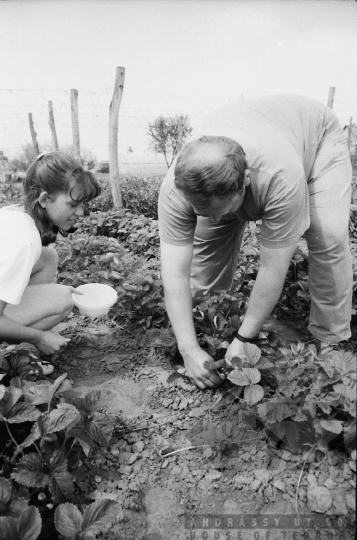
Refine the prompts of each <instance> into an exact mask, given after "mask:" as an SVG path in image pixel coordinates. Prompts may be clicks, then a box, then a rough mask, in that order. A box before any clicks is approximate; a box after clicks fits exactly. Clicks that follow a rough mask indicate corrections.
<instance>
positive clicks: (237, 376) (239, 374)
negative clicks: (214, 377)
mask: <svg viewBox="0 0 357 540" xmlns="http://www.w3.org/2000/svg"><path fill="white" fill-rule="evenodd" d="M227 379H229V380H230V381H231V382H232V383H234V384H237V385H238V386H247V385H249V384H250V380H249V378H248V376H247V375H246V374H245V373H243V371H241V370H240V369H234V370H233V371H231V372H230V373H229V375H227Z"/></svg>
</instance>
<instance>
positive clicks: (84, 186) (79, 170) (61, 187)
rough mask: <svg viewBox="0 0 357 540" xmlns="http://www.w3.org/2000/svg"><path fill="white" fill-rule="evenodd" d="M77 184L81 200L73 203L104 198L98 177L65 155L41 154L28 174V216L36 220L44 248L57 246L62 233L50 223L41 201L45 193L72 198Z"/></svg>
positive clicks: (26, 185) (25, 205) (26, 182)
mask: <svg viewBox="0 0 357 540" xmlns="http://www.w3.org/2000/svg"><path fill="white" fill-rule="evenodd" d="M73 182H74V184H75V186H76V188H77V189H79V191H80V195H79V197H78V198H77V199H73V200H76V201H77V202H88V201H91V200H92V199H94V198H95V197H97V195H99V194H100V191H101V190H100V186H99V184H98V182H97V180H96V179H95V177H94V175H93V174H92V173H91V172H89V171H85V170H84V169H83V167H82V164H81V163H80V162H79V161H77V160H76V159H74V158H73V157H72V156H71V155H70V154H66V153H64V152H48V153H45V154H41V155H40V156H38V158H37V159H36V161H34V162H33V163H32V164H31V165H30V167H29V168H28V170H27V172H26V176H25V178H24V181H23V191H24V207H25V212H26V213H27V214H29V215H30V216H31V217H32V218H33V219H34V221H35V224H36V227H37V228H38V230H39V233H40V236H41V241H42V245H44V246H47V245H48V244H50V243H51V242H54V241H55V240H56V236H57V233H58V232H59V231H58V228H57V227H56V226H55V225H53V224H52V223H51V222H50V220H49V219H48V216H47V213H46V211H45V209H44V208H42V206H41V205H40V203H39V197H40V195H41V193H42V192H43V191H46V192H47V193H48V194H49V195H57V194H59V193H69V194H70V196H71V197H72V194H71V192H72V189H73V187H74V186H73Z"/></svg>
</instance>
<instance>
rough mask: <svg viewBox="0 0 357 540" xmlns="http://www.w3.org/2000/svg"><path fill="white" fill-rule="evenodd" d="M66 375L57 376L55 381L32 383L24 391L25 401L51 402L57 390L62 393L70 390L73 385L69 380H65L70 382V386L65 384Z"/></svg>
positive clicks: (38, 403) (35, 403)
mask: <svg viewBox="0 0 357 540" xmlns="http://www.w3.org/2000/svg"><path fill="white" fill-rule="evenodd" d="M66 377H67V374H66V373H64V374H63V375H60V376H59V377H57V379H56V380H55V381H54V383H51V382H49V381H43V382H41V384H37V385H32V386H31V387H30V388H27V389H26V391H25V392H24V399H25V401H26V402H28V403H33V404H34V405H40V404H41V403H50V402H51V400H52V398H53V396H54V395H55V393H56V392H58V393H60V392H63V391H65V390H68V389H69V388H70V387H71V384H70V383H69V381H65V382H68V386H66V385H65V383H64V380H65V378H66Z"/></svg>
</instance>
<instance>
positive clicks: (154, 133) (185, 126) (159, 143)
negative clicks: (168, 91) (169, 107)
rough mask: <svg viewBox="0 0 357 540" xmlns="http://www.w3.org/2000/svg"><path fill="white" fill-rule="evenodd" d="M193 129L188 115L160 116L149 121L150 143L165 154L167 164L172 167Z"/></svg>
mask: <svg viewBox="0 0 357 540" xmlns="http://www.w3.org/2000/svg"><path fill="white" fill-rule="evenodd" d="M191 131H192V128H191V127H190V121H189V118H188V115H186V116H184V115H177V114H176V115H174V116H170V115H168V116H158V117H157V118H155V120H154V121H153V123H149V129H148V135H149V137H150V138H151V141H150V145H151V147H152V148H153V150H154V151H155V152H156V153H157V154H163V155H164V157H165V161H166V165H167V167H170V165H171V163H172V162H173V160H174V159H175V156H176V155H177V153H178V152H179V151H180V150H181V146H182V143H183V141H184V140H185V139H186V137H187V136H188V135H189V134H190V133H191Z"/></svg>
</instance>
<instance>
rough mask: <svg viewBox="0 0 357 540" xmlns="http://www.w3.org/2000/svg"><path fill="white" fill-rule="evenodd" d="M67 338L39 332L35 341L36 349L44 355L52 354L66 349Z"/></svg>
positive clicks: (48, 332) (47, 332)
mask: <svg viewBox="0 0 357 540" xmlns="http://www.w3.org/2000/svg"><path fill="white" fill-rule="evenodd" d="M69 341H70V339H69V338H65V337H63V336H60V335H59V334H54V333H53V332H50V331H40V332H39V336H38V339H37V340H36V343H34V345H36V347H37V348H38V349H39V350H40V351H41V352H42V353H43V354H45V355H50V354H54V353H56V352H59V351H60V350H61V349H63V348H65V347H67V344H68V342H69Z"/></svg>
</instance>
